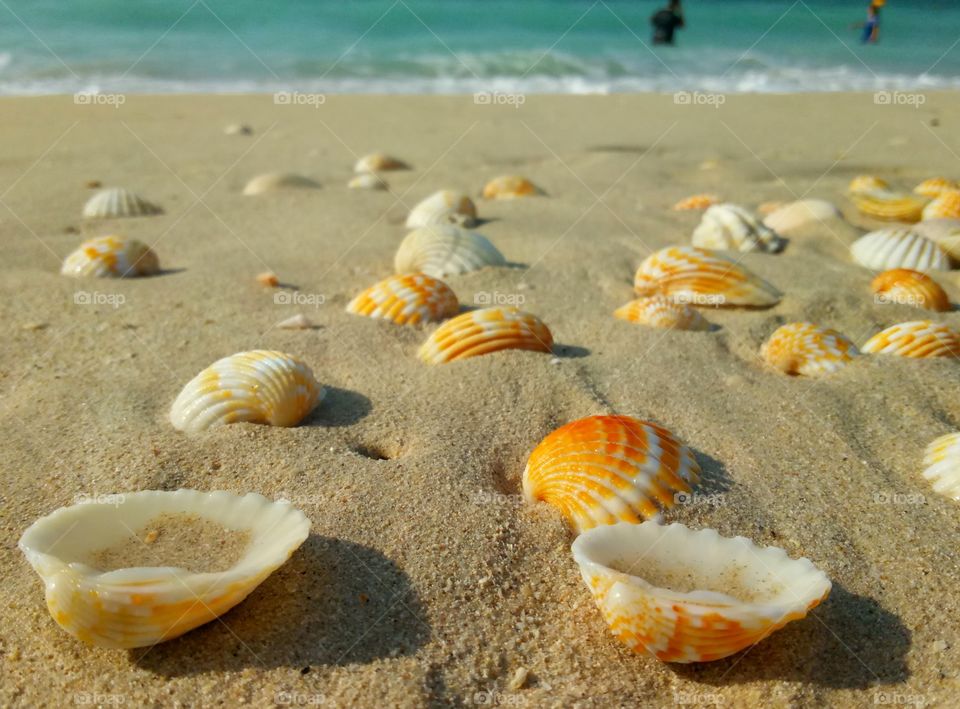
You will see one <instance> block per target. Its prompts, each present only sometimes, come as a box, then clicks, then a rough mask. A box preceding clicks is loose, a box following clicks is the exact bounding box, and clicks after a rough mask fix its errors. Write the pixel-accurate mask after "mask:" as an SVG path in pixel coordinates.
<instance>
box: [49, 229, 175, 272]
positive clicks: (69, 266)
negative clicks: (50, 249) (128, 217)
mask: <svg viewBox="0 0 960 709" xmlns="http://www.w3.org/2000/svg"><path fill="white" fill-rule="evenodd" d="M159 270H160V262H159V261H158V260H157V255H156V254H155V253H154V252H153V251H152V250H151V249H150V247H148V246H147V245H146V244H144V243H143V242H142V241H137V240H136V239H127V238H124V237H122V236H98V237H96V238H94V239H88V240H87V241H84V242H83V243H82V244H80V246H79V248H77V250H76V251H74V252H73V253H71V254H70V255H69V256H67V258H65V259H64V260H63V266H62V267H61V268H60V273H61V274H63V275H64V276H75V277H85V276H95V277H97V278H106V277H110V276H116V277H119V278H125V277H126V278H129V277H133V276H149V275H151V274H154V273H157V272H159Z"/></svg>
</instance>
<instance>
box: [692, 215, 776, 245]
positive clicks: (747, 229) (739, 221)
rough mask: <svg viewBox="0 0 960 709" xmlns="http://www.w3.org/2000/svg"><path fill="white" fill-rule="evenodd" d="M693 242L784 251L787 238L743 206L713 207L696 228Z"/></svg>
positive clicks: (695, 243)
mask: <svg viewBox="0 0 960 709" xmlns="http://www.w3.org/2000/svg"><path fill="white" fill-rule="evenodd" d="M693 245H694V246H696V247H699V248H701V249H717V250H721V251H764V252H767V253H777V252H778V251H782V250H783V247H784V246H785V245H786V241H785V240H784V239H782V238H781V237H780V235H779V234H777V233H776V232H775V231H774V230H773V229H771V228H770V227H768V226H766V225H764V224H763V223H762V222H761V221H760V220H758V219H757V218H756V217H755V216H753V215H752V214H751V213H750V212H748V211H747V210H746V209H744V208H743V207H741V206H739V205H736V204H717V205H714V206H713V207H710V208H709V209H708V210H707V211H706V213H704V215H703V218H702V219H701V220H700V224H699V225H698V226H697V228H696V229H695V230H694V232H693Z"/></svg>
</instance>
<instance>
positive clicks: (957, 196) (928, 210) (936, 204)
mask: <svg viewBox="0 0 960 709" xmlns="http://www.w3.org/2000/svg"><path fill="white" fill-rule="evenodd" d="M923 218H924V220H927V219H960V191H958V190H949V191H946V192H943V193H941V194H940V196H939V197H937V198H936V199H934V200H933V201H932V202H931V203H930V204H928V205H927V206H926V207H924V208H923Z"/></svg>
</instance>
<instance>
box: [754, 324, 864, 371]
mask: <svg viewBox="0 0 960 709" xmlns="http://www.w3.org/2000/svg"><path fill="white" fill-rule="evenodd" d="M858 354H860V353H859V352H858V351H857V347H856V345H854V344H853V343H852V342H851V341H850V340H848V339H847V338H846V337H844V336H843V335H841V334H840V333H839V332H837V331H836V330H829V329H827V328H823V327H820V326H818V325H814V324H812V323H806V322H794V323H788V324H786V325H781V326H780V327H778V328H777V329H776V330H775V331H774V333H773V334H772V335H771V336H770V339H768V340H767V341H766V342H765V343H763V347H761V348H760V356H761V357H763V359H764V360H765V361H766V362H767V363H768V364H770V365H771V366H773V367H774V368H776V369H779V370H780V371H781V372H785V373H786V374H800V375H803V376H805V377H818V376H821V375H823V374H829V373H830V372H835V371H837V370H838V369H842V368H843V367H845V366H847V364H848V363H850V362H851V361H852V360H853V358H854V357H855V356H856V355H858Z"/></svg>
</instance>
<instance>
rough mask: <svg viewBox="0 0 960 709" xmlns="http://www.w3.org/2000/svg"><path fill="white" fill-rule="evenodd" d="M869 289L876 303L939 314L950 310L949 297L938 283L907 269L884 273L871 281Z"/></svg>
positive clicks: (922, 274)
mask: <svg viewBox="0 0 960 709" xmlns="http://www.w3.org/2000/svg"><path fill="white" fill-rule="evenodd" d="M870 288H871V290H872V291H873V292H874V293H876V294H877V300H878V302H883V303H897V304H899V305H912V306H913V307H915V308H925V309H926V310H935V311H937V312H941V313H942V312H946V311H948V310H950V309H951V306H950V297H949V296H948V295H947V294H946V292H945V291H944V290H943V288H941V287H940V284H939V283H937V282H936V281H935V280H933V279H932V278H930V276H928V275H926V274H925V273H920V272H919V271H911V270H910V269H909V268H894V269H892V270H890V271H884V272H883V273H881V274H880V275H879V276H877V277H876V278H874V279H873V282H872V283H871V284H870Z"/></svg>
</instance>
